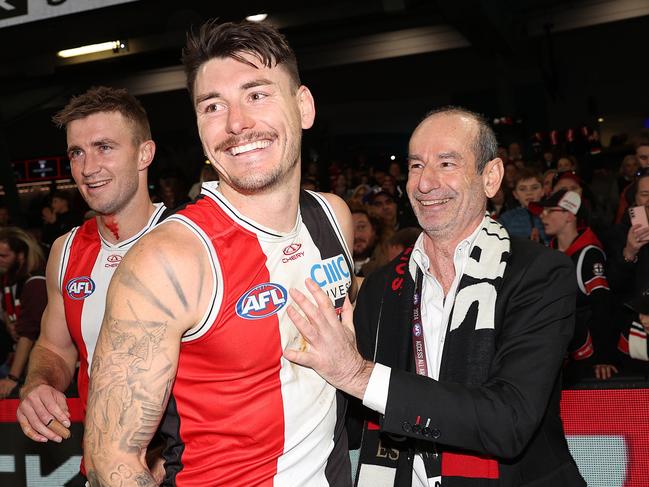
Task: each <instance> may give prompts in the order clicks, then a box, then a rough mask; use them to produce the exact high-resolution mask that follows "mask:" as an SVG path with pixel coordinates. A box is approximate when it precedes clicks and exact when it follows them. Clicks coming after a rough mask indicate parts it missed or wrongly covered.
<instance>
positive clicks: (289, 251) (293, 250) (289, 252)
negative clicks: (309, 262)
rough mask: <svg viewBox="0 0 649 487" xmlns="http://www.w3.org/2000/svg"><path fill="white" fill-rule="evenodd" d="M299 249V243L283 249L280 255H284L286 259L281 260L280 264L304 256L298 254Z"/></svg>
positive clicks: (301, 253)
mask: <svg viewBox="0 0 649 487" xmlns="http://www.w3.org/2000/svg"><path fill="white" fill-rule="evenodd" d="M301 248H302V244H299V243H292V244H291V245H289V246H288V247H284V250H282V253H283V254H284V255H286V257H284V258H283V259H282V263H283V264H286V263H287V262H290V261H292V260H296V259H299V258H300V257H302V256H304V252H298V251H299V250H300V249H301Z"/></svg>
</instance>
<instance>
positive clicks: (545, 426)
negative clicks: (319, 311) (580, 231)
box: [349, 239, 586, 487]
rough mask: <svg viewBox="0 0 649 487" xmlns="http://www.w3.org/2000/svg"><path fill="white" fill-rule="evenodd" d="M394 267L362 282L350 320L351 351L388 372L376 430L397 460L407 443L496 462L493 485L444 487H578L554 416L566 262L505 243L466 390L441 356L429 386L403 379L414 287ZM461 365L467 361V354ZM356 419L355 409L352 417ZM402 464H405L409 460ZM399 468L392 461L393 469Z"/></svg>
mask: <svg viewBox="0 0 649 487" xmlns="http://www.w3.org/2000/svg"><path fill="white" fill-rule="evenodd" d="M401 259H402V262H401V265H399V258H397V260H396V261H394V262H393V263H391V264H390V265H389V266H386V267H385V268H384V269H382V270H381V271H380V272H377V273H375V274H374V275H372V276H370V277H369V278H368V279H367V280H366V281H365V282H364V284H363V286H362V288H361V291H360V294H359V298H358V302H357V305H356V309H355V313H354V323H355V325H356V334H357V341H358V346H359V350H360V351H361V353H362V354H363V355H364V356H365V357H366V358H367V359H370V360H374V361H376V362H378V363H382V364H384V365H388V366H390V367H392V373H391V378H390V387H389V391H388V400H387V405H386V412H385V416H384V417H382V418H380V425H381V432H383V433H389V434H392V435H399V436H403V437H405V438H407V439H408V440H407V441H405V442H401V444H400V446H398V448H399V449H400V450H401V451H402V453H404V452H405V451H406V450H408V449H410V450H411V452H412V449H413V448H416V449H419V448H417V447H414V446H413V445H415V444H416V442H419V444H421V443H422V442H423V443H424V444H427V443H430V442H435V443H436V447H437V448H438V449H440V450H442V451H468V452H471V453H475V454H483V455H488V456H491V457H495V459H496V460H497V461H498V470H499V479H498V480H496V481H493V480H483V479H468V478H460V477H450V478H445V479H444V486H445V487H455V486H458V487H459V486H471V487H473V486H482V485H484V486H494V485H498V486H546V485H547V486H552V487H560V486H584V485H586V484H585V482H584V481H583V479H582V478H581V476H580V475H579V472H578V470H577V467H576V465H575V463H574V460H573V459H572V457H571V455H570V452H569V450H568V446H567V443H566V440H565V436H564V432H563V426H562V423H561V419H560V417H559V401H560V395H561V387H560V368H561V365H562V361H563V358H564V356H565V353H566V348H567V346H568V343H569V341H570V339H571V337H572V333H573V328H574V313H575V292H576V281H575V273H574V269H573V266H572V263H571V262H570V260H569V259H568V258H567V257H566V256H565V255H563V254H562V253H560V252H557V251H554V250H550V249H547V248H544V247H542V246H541V245H538V244H536V243H533V242H530V241H527V240H517V239H512V244H511V256H510V258H509V260H508V263H507V267H506V270H505V274H504V276H503V284H502V286H501V288H500V290H499V292H498V297H497V300H496V319H495V323H496V324H495V332H496V339H495V350H494V355H493V357H494V358H493V360H492V363H491V364H490V366H489V373H488V379H487V380H486V381H485V382H484V383H482V384H478V385H467V384H463V383H458V382H457V381H456V380H454V377H453V366H452V364H450V360H449V357H448V355H447V353H446V350H445V351H444V352H443V356H442V364H441V372H440V380H439V381H436V380H433V379H430V378H428V377H422V376H418V375H416V374H415V373H414V372H411V370H413V369H412V357H411V355H412V354H411V348H412V346H411V334H410V330H411V317H412V294H413V287H414V283H413V281H412V278H411V277H410V275H409V272H408V266H407V261H405V262H404V257H403V256H402V257H401ZM404 264H405V265H404ZM399 286H400V287H399ZM395 288H396V289H398V291H395ZM395 292H398V297H397V298H396V299H397V303H398V305H396V306H395V300H394V299H395V295H394V293H395ZM387 303H389V305H386V304H387ZM447 338H448V332H447ZM445 343H448V340H447V341H446V342H445ZM463 359H464V360H471V357H470V353H467V354H466V356H464V357H463ZM454 360H457V358H455V359H454ZM355 407H356V408H358V404H357V405H355ZM352 411H354V408H353V407H352ZM361 411H362V407H361ZM365 413H367V410H365ZM358 414H359V413H358V409H356V413H354V412H352V415H358ZM417 417H421V418H430V419H431V421H430V425H429V428H428V429H427V430H426V431H424V430H423V429H422V428H413V425H414V424H415V423H416V422H417ZM349 427H350V430H351V433H350V437H351V439H352V442H354V441H356V442H358V440H359V436H356V435H355V434H354V431H355V427H354V421H353V420H352V421H351V422H350V424H349ZM356 427H357V425H356ZM356 431H357V430H356ZM397 444H398V442H397ZM403 456H407V457H409V458H408V460H409V462H410V464H411V458H410V457H411V454H410V455H403ZM410 464H409V465H410ZM409 465H408V466H406V464H404V463H403V462H401V463H400V466H399V468H400V469H402V470H403V469H404V468H411V467H410V466H409ZM397 477H398V478H399V475H397ZM397 485H399V484H398V483H397Z"/></svg>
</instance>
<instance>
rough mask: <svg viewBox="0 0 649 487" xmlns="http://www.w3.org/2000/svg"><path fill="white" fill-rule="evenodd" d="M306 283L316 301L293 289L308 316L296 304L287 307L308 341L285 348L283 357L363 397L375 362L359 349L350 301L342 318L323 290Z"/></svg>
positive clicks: (344, 309) (293, 294)
mask: <svg viewBox="0 0 649 487" xmlns="http://www.w3.org/2000/svg"><path fill="white" fill-rule="evenodd" d="M306 286H307V288H308V289H309V291H310V292H311V295H312V296H313V298H314V299H315V302H316V304H313V303H312V302H311V301H309V300H308V299H307V297H306V296H305V295H304V294H302V293H301V292H300V291H298V290H296V289H291V291H290V294H291V297H292V298H293V300H294V301H295V302H296V303H297V305H298V306H299V307H300V309H301V310H302V312H303V313H304V315H305V316H306V317H305V316H303V315H302V314H300V313H299V312H298V311H297V309H296V308H295V307H294V306H292V305H291V306H289V308H288V315H289V317H290V318H291V320H292V321H293V323H294V324H295V326H296V327H297V329H298V330H299V332H300V333H301V334H302V337H303V338H304V340H305V342H306V343H305V345H304V346H303V347H301V348H300V350H293V349H286V350H284V357H285V358H286V359H287V360H290V361H291V362H295V363H297V364H299V365H303V366H305V367H310V368H312V369H313V370H315V371H316V372H317V373H318V374H319V375H320V376H321V377H322V378H323V379H324V380H326V381H327V382H328V383H329V384H331V385H332V386H334V387H335V388H337V389H340V390H341V391H344V392H346V393H348V394H350V395H352V396H354V397H357V398H359V399H362V398H363V396H364V394H365V389H366V388H367V384H368V382H369V379H370V375H371V374H372V369H373V368H374V364H373V363H372V362H369V361H367V360H364V359H363V357H362V356H361V354H360V353H359V352H358V349H357V348H356V335H355V333H354V324H353V322H352V306H351V303H350V302H349V299H347V298H346V299H345V304H344V305H343V309H342V314H341V318H342V320H340V319H339V318H338V315H337V314H336V311H335V310H334V308H333V305H332V304H331V300H330V299H329V297H328V296H327V295H326V294H325V293H324V292H323V291H322V289H320V287H319V286H318V285H317V284H315V283H314V282H313V281H312V280H310V279H307V281H306Z"/></svg>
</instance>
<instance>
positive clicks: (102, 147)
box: [99, 144, 112, 152]
mask: <svg viewBox="0 0 649 487" xmlns="http://www.w3.org/2000/svg"><path fill="white" fill-rule="evenodd" d="M111 149H112V147H111V146H109V145H107V144H102V145H100V146H99V151H100V152H108V151H109V150H111Z"/></svg>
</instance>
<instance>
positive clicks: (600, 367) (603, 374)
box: [593, 364, 618, 380]
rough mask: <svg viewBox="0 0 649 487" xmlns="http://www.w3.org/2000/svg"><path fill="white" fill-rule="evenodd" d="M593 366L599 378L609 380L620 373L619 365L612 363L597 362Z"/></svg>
mask: <svg viewBox="0 0 649 487" xmlns="http://www.w3.org/2000/svg"><path fill="white" fill-rule="evenodd" d="M593 368H594V369H595V377H597V378H598V379H599V380H608V379H610V378H611V377H613V375H614V374H617V373H618V370H617V367H616V366H615V365H611V364H597V365H595V366H594V367H593Z"/></svg>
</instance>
